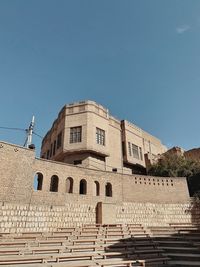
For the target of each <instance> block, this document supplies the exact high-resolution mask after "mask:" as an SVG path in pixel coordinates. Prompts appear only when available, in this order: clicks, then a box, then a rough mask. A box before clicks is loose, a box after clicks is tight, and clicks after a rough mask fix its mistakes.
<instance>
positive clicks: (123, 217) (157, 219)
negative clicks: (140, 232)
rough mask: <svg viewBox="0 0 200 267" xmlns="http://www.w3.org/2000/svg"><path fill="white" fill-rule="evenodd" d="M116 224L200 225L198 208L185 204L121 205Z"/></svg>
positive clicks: (190, 203) (118, 207)
mask: <svg viewBox="0 0 200 267" xmlns="http://www.w3.org/2000/svg"><path fill="white" fill-rule="evenodd" d="M116 210H117V220H116V222H117V223H122V224H123V223H142V224H143V225H146V226H159V225H168V224H169V223H198V224H199V223H200V207H199V205H197V204H196V203H195V202H194V203H192V202H188V203H185V204H155V203H128V202H127V203H123V205H120V206H117V207H116Z"/></svg>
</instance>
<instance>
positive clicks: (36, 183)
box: [33, 172, 43, 191]
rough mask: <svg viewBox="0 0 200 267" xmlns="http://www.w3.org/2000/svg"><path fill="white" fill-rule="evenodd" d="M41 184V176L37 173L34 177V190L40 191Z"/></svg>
mask: <svg viewBox="0 0 200 267" xmlns="http://www.w3.org/2000/svg"><path fill="white" fill-rule="evenodd" d="M42 184H43V174H42V173H41V172H37V173H36V174H35V177H34V186H33V187H34V190H35V191H40V190H42Z"/></svg>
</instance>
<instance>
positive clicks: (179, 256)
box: [149, 223, 200, 267]
mask: <svg viewBox="0 0 200 267" xmlns="http://www.w3.org/2000/svg"><path fill="white" fill-rule="evenodd" d="M149 230H150V232H151V235H152V236H153V237H154V240H155V241H156V242H157V243H158V244H159V246H158V247H159V248H160V249H162V250H164V253H163V254H164V255H166V256H167V257H169V258H170V260H169V261H168V265H169V266H190V267H193V266H200V242H199V240H200V227H199V226H198V225H192V224H185V223H182V224H178V223H174V224H170V225H169V226H167V227H150V228H149Z"/></svg>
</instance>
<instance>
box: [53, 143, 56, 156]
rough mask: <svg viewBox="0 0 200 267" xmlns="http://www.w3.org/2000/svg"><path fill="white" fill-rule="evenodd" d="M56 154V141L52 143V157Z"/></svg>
mask: <svg viewBox="0 0 200 267" xmlns="http://www.w3.org/2000/svg"><path fill="white" fill-rule="evenodd" d="M55 153H56V140H55V141H54V142H53V156H54V155H55Z"/></svg>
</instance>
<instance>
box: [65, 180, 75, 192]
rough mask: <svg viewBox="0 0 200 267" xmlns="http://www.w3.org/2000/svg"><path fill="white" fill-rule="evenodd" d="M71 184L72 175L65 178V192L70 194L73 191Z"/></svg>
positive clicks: (72, 181) (72, 183) (72, 182)
mask: <svg viewBox="0 0 200 267" xmlns="http://www.w3.org/2000/svg"><path fill="white" fill-rule="evenodd" d="M73 185H74V180H73V178H72V177H68V178H67V179H66V193H69V194H72V193H73Z"/></svg>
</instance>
